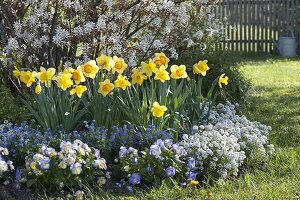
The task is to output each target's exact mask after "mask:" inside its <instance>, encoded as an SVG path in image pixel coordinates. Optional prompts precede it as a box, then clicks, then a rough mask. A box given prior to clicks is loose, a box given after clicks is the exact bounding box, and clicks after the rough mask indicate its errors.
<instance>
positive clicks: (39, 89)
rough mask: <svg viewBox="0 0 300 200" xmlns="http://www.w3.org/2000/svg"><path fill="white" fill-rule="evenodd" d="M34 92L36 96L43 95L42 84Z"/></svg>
mask: <svg viewBox="0 0 300 200" xmlns="http://www.w3.org/2000/svg"><path fill="white" fill-rule="evenodd" d="M34 92H35V93H36V94H41V92H42V86H41V85H40V84H38V85H36V86H35V89H34Z"/></svg>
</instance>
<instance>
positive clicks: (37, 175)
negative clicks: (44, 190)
mask: <svg viewBox="0 0 300 200" xmlns="http://www.w3.org/2000/svg"><path fill="white" fill-rule="evenodd" d="M26 168H27V170H28V172H27V179H28V180H27V183H30V186H31V185H35V186H36V187H39V186H40V185H43V186H44V187H49V188H54V189H63V188H65V187H66V188H68V189H70V188H74V189H75V188H81V187H82V185H83V184H84V182H85V183H96V182H97V179H100V178H102V179H103V178H104V179H105V177H106V174H105V171H106V170H107V165H106V160H105V159H104V158H102V157H101V156H100V150H98V149H95V148H90V147H89V146H88V145H87V144H85V143H83V142H82V141H80V140H75V141H74V142H73V143H71V142H69V141H62V142H61V143H60V148H59V151H56V150H55V149H54V148H52V147H48V146H46V145H44V146H42V148H41V149H40V150H39V152H38V153H35V154H33V155H32V156H27V158H26ZM49 177H51V178H49ZM102 182H103V181H102Z"/></svg>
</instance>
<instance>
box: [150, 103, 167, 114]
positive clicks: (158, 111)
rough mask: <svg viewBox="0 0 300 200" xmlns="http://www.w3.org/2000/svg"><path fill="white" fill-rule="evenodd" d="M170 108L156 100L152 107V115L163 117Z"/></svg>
mask: <svg viewBox="0 0 300 200" xmlns="http://www.w3.org/2000/svg"><path fill="white" fill-rule="evenodd" d="M167 110H168V108H167V107H166V106H161V105H159V103H158V102H156V101H155V102H154V103H153V105H152V108H151V112H152V115H153V116H154V117H158V118H159V117H162V116H163V115H164V113H165V112H166V111H167Z"/></svg>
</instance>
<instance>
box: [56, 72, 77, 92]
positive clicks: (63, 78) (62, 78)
mask: <svg viewBox="0 0 300 200" xmlns="http://www.w3.org/2000/svg"><path fill="white" fill-rule="evenodd" d="M71 78H72V74H71V73H60V74H59V75H58V76H57V77H55V78H54V80H56V81H57V86H58V87H60V88H61V89H63V90H66V89H68V88H69V87H71V86H72V85H73V81H72V79H71Z"/></svg>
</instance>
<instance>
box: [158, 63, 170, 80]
mask: <svg viewBox="0 0 300 200" xmlns="http://www.w3.org/2000/svg"><path fill="white" fill-rule="evenodd" d="M165 69H166V67H165V66H164V65H162V66H160V68H159V69H158V70H157V71H156V73H155V76H154V80H160V81H161V82H162V83H164V82H165V81H166V80H170V76H169V73H168V72H167V71H166V70H165Z"/></svg>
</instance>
